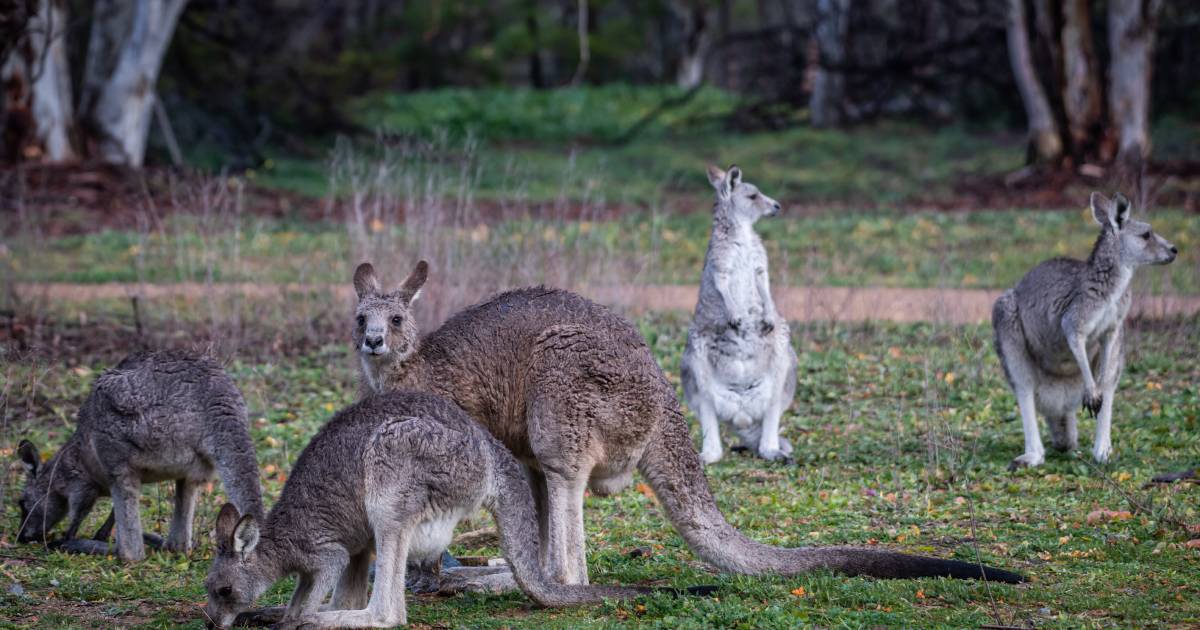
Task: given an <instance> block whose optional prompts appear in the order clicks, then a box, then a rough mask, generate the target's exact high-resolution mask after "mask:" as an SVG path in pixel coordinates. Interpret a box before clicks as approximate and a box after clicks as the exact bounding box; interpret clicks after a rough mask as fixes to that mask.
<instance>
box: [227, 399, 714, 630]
mask: <svg viewBox="0 0 1200 630" xmlns="http://www.w3.org/2000/svg"><path fill="white" fill-rule="evenodd" d="M348 453H352V454H353V456H351V457H347V456H346V455H347V454H348ZM481 506H483V507H485V508H487V509H488V510H490V511H491V513H492V515H493V516H494V517H495V519H496V523H497V525H498V526H499V532H500V546H501V548H502V549H503V551H504V556H505V558H507V559H508V562H509V565H510V566H511V567H512V571H513V577H515V578H516V581H517V583H518V584H519V585H520V587H521V588H522V589H523V590H524V591H525V592H526V593H528V594H529V596H530V597H532V598H533V599H534V601H536V602H538V603H539V604H541V605H543V606H564V605H572V604H584V603H595V602H600V601H602V600H603V599H604V598H627V597H634V596H637V595H641V594H644V593H648V592H653V591H655V590H661V589H653V588H630V587H619V586H564V585H560V584H558V583H556V582H554V581H553V580H550V579H549V578H548V577H546V576H545V575H544V574H543V572H542V569H541V567H540V565H539V564H538V557H537V554H538V547H539V544H538V540H537V536H538V527H537V514H536V512H535V511H534V505H533V497H532V495H530V493H529V484H528V482H527V481H526V479H525V475H524V473H523V472H522V469H521V466H520V465H519V464H518V463H517V460H516V459H515V458H514V457H513V456H512V454H511V453H509V452H508V450H507V449H505V448H504V446H503V445H502V444H500V443H499V442H498V441H496V439H495V438H493V437H492V436H491V435H489V434H488V432H487V431H485V430H484V429H483V427H480V426H479V424H478V423H476V422H475V421H474V420H472V419H471V418H469V417H468V416H467V415H466V414H465V413H463V411H462V410H461V409H459V408H458V407H457V406H456V405H454V404H453V403H451V402H449V401H447V400H445V399H443V398H441V397H439V396H434V395H432V394H426V393H414V392H392V393H388V394H381V395H379V396H369V397H367V398H365V399H363V400H362V401H359V402H358V403H355V404H353V405H351V406H349V407H347V408H346V409H343V410H342V411H340V412H339V413H338V414H337V415H335V416H334V417H333V419H332V420H330V421H329V422H328V423H326V424H325V426H323V427H321V430H320V431H319V432H318V433H317V435H316V436H315V437H313V439H312V441H311V442H309V443H308V446H306V447H305V448H304V451H303V452H301V453H300V457H299V459H297V460H296V465H295V466H294V467H293V469H292V472H291V475H290V476H289V477H288V480H287V483H286V484H285V485H284V487H283V493H282V494H281V495H280V497H279V501H278V502H277V503H276V504H275V506H274V507H273V508H272V509H271V513H270V514H269V515H267V517H266V520H265V521H262V518H261V516H260V517H255V516H254V515H245V516H242V515H241V514H239V512H238V509H237V508H236V507H234V506H233V505H231V504H226V505H225V506H224V507H222V508H221V512H220V515H219V516H218V517H217V526H216V530H215V537H216V543H217V553H216V556H215V557H214V558H213V562H212V565H211V566H210V567H209V571H208V577H207V579H205V582H204V585H205V589H206V590H207V592H208V605H207V607H206V608H205V614H206V615H208V617H209V619H210V620H211V622H213V623H217V624H219V625H220V626H221V627H231V625H232V624H233V623H234V620H235V619H237V617H238V614H239V613H241V612H243V611H245V610H246V609H248V608H250V607H251V606H252V605H253V604H254V601H255V600H256V599H258V597H259V596H260V595H262V594H263V593H264V592H265V591H266V590H267V589H268V588H270V587H271V585H272V584H274V583H275V582H277V581H278V580H280V579H281V578H283V577H284V576H286V575H288V574H293V573H295V574H299V580H298V581H297V584H296V590H295V592H294V593H293V595H292V599H291V602H290V603H289V604H288V606H287V609H286V611H285V612H284V614H283V620H282V622H281V623H280V624H279V625H276V626H275V627H276V628H280V629H282V628H293V627H299V626H302V625H306V624H311V625H314V626H317V627H322V628H325V627H330V628H341V627H352V628H370V627H382V628H390V627H392V626H395V625H398V624H403V623H406V622H407V615H406V609H405V599H404V581H405V567H406V565H407V564H408V561H409V559H414V560H417V561H418V562H422V563H425V562H435V561H436V560H437V559H438V558H439V557H440V556H441V553H442V550H444V549H445V548H446V546H447V545H448V544H449V543H450V538H451V534H452V532H453V530H454V526H455V525H456V524H457V523H458V521H459V520H461V519H462V518H463V517H464V516H468V515H470V514H473V513H475V512H476V511H477V510H478V509H479V508H480V507H481ZM372 552H374V553H375V586H374V588H373V589H372V591H371V595H370V600H369V601H368V599H367V574H368V567H369V565H370V558H371V553H372ZM705 590H706V589H705V588H704V587H699V590H698V591H697V592H701V593H702V592H704V591H705ZM330 591H332V593H333V595H332V598H331V599H330V603H329V606H328V609H322V608H321V604H322V602H323V601H324V600H325V597H326V596H327V595H329V593H330Z"/></svg>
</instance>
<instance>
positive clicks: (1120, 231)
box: [1091, 192, 1179, 267]
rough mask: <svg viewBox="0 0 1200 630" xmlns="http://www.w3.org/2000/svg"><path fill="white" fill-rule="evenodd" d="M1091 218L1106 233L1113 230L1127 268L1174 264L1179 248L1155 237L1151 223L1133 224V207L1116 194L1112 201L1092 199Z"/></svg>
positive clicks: (1122, 261)
mask: <svg viewBox="0 0 1200 630" xmlns="http://www.w3.org/2000/svg"><path fill="white" fill-rule="evenodd" d="M1091 206H1092V218H1094V219H1095V220H1096V222H1097V223H1099V224H1100V225H1101V226H1102V227H1103V229H1104V230H1105V231H1108V230H1112V233H1113V234H1114V235H1116V237H1117V242H1118V243H1119V247H1120V261H1121V264H1123V265H1126V266H1127V267H1140V266H1142V265H1166V264H1168V263H1170V262H1172V261H1174V260H1175V256H1177V255H1178V254H1179V248H1177V247H1175V246H1174V245H1172V244H1171V243H1170V242H1169V241H1167V239H1165V238H1163V237H1161V236H1159V235H1158V234H1155V232H1154V230H1153V229H1152V228H1151V227H1150V224H1149V223H1146V222H1144V221H1137V220H1134V219H1133V218H1132V217H1131V216H1130V215H1131V214H1132V210H1133V204H1132V203H1130V201H1129V200H1128V199H1126V198H1125V195H1122V194H1121V193H1117V194H1116V195H1113V198H1112V199H1109V198H1107V197H1105V196H1104V195H1102V194H1100V193H1098V192H1094V193H1092V197H1091Z"/></svg>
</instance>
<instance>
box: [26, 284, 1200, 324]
mask: <svg viewBox="0 0 1200 630" xmlns="http://www.w3.org/2000/svg"><path fill="white" fill-rule="evenodd" d="M16 288H17V292H18V294H19V295H21V296H22V297H25V298H38V297H40V298H43V299H49V300H52V301H67V302H72V301H88V300H97V299H125V298H128V297H130V296H133V295H137V296H139V297H140V298H141V299H146V300H153V299H163V298H179V297H182V298H195V299H204V298H206V297H223V296H233V295H240V296H242V297H247V298H257V299H270V298H273V297H277V296H279V295H281V294H283V293H296V292H299V293H308V292H322V293H325V292H328V293H332V294H334V295H335V296H336V297H337V298H338V299H346V300H350V299H353V297H352V296H353V294H352V289H351V288H350V287H349V286H347V285H344V284H339V285H320V284H259V283H218V284H213V285H206V284H202V283H190V282H184V283H177V284H134V283H129V284H124V283H105V284H69V283H24V284H18V285H17V287H16ZM698 291H699V289H698V287H696V286H695V285H621V286H590V287H580V288H579V292H580V293H582V294H584V295H586V296H588V297H590V298H592V299H594V300H596V301H598V302H601V303H603V304H608V305H611V306H616V307H620V308H623V309H627V310H629V311H633V312H645V311H672V310H677V311H690V310H692V308H693V307H694V306H695V304H696V296H697V293H698ZM774 293H775V301H776V304H777V306H778V307H779V309H780V311H781V312H782V313H783V315H784V316H785V317H787V318H788V319H789V320H792V321H802V322H807V321H839V322H862V321H870V320H882V321H893V322H919V321H928V322H942V323H951V324H969V323H977V322H983V321H988V320H989V319H990V318H991V312H992V303H993V302H994V301H995V300H996V297H997V296H999V295H1000V291H998V290H990V289H898V288H881V287H862V288H846V287H775V289H774ZM1196 313H1200V296H1193V295H1188V296H1180V295H1158V296H1153V295H1146V296H1138V297H1135V298H1134V301H1133V309H1132V314H1133V315H1135V316H1139V317H1143V318H1149V319H1160V318H1163V317H1173V316H1179V315H1184V316H1187V315H1193V314H1196Z"/></svg>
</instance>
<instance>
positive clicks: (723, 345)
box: [679, 166, 796, 464]
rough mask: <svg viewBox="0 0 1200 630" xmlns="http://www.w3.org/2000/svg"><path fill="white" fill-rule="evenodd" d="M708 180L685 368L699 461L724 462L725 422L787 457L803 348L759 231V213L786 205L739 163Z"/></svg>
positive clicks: (775, 456)
mask: <svg viewBox="0 0 1200 630" xmlns="http://www.w3.org/2000/svg"><path fill="white" fill-rule="evenodd" d="M708 181H709V182H711V183H712V185H713V188H715V189H716V190H717V202H716V204H715V205H714V206H713V227H712V238H711V239H710V240H709V241H708V253H707V254H706V255H705V256H704V272H703V275H702V276H701V279H700V299H699V301H698V302H696V312H695V314H694V315H693V316H692V323H691V325H690V326H688V337H687V347H686V348H685V349H684V351H683V361H682V363H681V366H680V370H679V376H680V380H682V381H683V395H684V398H686V399H687V403H688V406H689V407H691V408H692V411H694V412H695V413H696V418H697V419H699V421H700V430H701V433H702V435H703V440H702V441H703V447H702V448H701V450H700V459H701V460H702V461H703V462H704V463H706V464H712V463H714V462H717V461H719V460H720V459H721V456H722V454H723V448H722V446H721V432H720V429H719V428H718V421H719V422H723V423H728V424H732V425H733V427H734V430H735V431H737V433H738V436H739V437H740V438H741V443H742V446H743V447H745V448H748V449H752V450H754V451H756V452H758V454H759V456H761V457H762V458H764V459H767V460H782V459H786V458H787V457H788V456H790V455H791V454H792V445H791V443H790V442H788V441H787V439H785V438H781V437H779V420H780V418H782V417H783V412H784V411H785V410H786V409H787V407H788V405H790V404H791V402H792V396H793V395H794V394H795V392H796V352H795V351H794V350H793V349H792V343H791V332H790V330H789V328H788V325H787V321H786V320H785V319H783V318H782V317H780V316H779V313H778V311H776V310H775V302H774V300H772V299H771V286H770V278H769V277H768V274H767V250H766V249H764V248H763V243H762V239H761V238H759V236H758V234H757V233H756V232H755V231H754V222H755V221H757V220H758V219H759V218H760V217H772V216H775V215H776V214H778V213H779V202H777V201H775V200H774V199H771V198H770V197H768V196H766V195H764V194H762V193H760V192H759V191H758V188H756V187H755V186H754V185H753V184H750V183H748V182H743V181H742V171H741V169H739V168H738V167H736V166H731V167H729V171H728V172H725V171H722V170H721V169H719V168H717V167H715V166H710V167H708Z"/></svg>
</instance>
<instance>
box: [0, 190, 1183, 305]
mask: <svg viewBox="0 0 1200 630" xmlns="http://www.w3.org/2000/svg"><path fill="white" fill-rule="evenodd" d="M1150 220H1151V221H1152V224H1153V225H1154V227H1155V229H1156V230H1157V231H1158V232H1159V233H1160V234H1162V235H1163V236H1164V237H1166V238H1167V239H1169V240H1171V241H1172V242H1174V243H1175V244H1176V245H1177V246H1178V247H1179V248H1180V250H1181V252H1182V253H1181V255H1180V258H1179V259H1177V260H1176V261H1175V263H1173V264H1172V265H1170V266H1168V267H1162V268H1149V269H1144V270H1142V271H1141V272H1140V273H1139V275H1138V281H1139V283H1141V288H1142V289H1144V290H1148V291H1151V292H1156V293H1157V292H1176V293H1189V294H1196V293H1200V273H1197V270H1198V268H1200V251H1198V247H1197V246H1200V240H1197V235H1198V234H1200V215H1198V214H1196V213H1189V212H1184V211H1179V210H1159V211H1156V212H1155V213H1154V214H1153V215H1151V217H1150ZM377 227H378V228H379V233H378V234H377V235H375V237H376V238H381V239H383V241H384V242H387V243H395V245H394V246H395V247H399V248H401V249H402V250H403V251H405V252H412V254H411V255H414V256H415V255H420V254H422V253H423V252H429V251H433V250H435V249H436V248H438V247H443V248H457V249H458V250H461V251H463V252H464V255H468V256H475V257H484V258H487V257H492V258H495V259H496V260H497V261H498V263H499V264H503V265H506V266H509V265H511V266H513V267H520V266H521V265H525V264H527V265H529V266H537V265H538V264H539V263H538V262H537V260H534V259H533V258H531V257H532V256H534V254H532V253H531V252H538V254H537V255H538V256H541V255H543V254H542V253H543V252H548V253H547V254H545V255H553V256H556V257H558V259H559V260H562V259H565V260H579V261H605V260H608V261H641V262H640V267H641V273H640V274H639V277H638V278H637V281H640V282H654V283H665V284H690V283H696V282H698V281H699V276H700V270H701V268H702V267H703V262H704V253H705V249H706V247H707V243H708V236H709V229H710V217H709V214H708V213H706V212H695V213H689V214H682V215H681V214H671V215H658V216H654V215H648V214H644V213H632V214H629V215H625V216H622V217H620V218H617V219H612V220H603V221H589V220H585V221H562V220H553V219H546V220H531V219H521V220H517V219H512V220H505V221H500V222H499V223H488V224H485V223H484V222H483V221H482V220H480V222H479V223H465V224H463V225H461V226H459V227H454V228H447V229H444V230H439V231H437V233H436V234H434V235H431V236H426V237H422V236H421V235H419V234H413V233H410V232H409V231H407V228H406V227H405V226H403V225H395V224H380V225H379V226H377ZM757 229H758V230H759V231H760V233H761V234H762V235H763V238H764V239H765V241H766V244H767V249H768V254H769V256H770V259H771V268H772V272H773V273H774V275H775V281H776V283H777V284H792V285H826V286H853V287H859V286H886V287H967V288H998V287H1007V286H1011V285H1012V284H1014V283H1015V282H1016V281H1017V280H1018V279H1019V278H1020V277H1021V276H1022V275H1023V274H1024V273H1025V272H1026V271H1028V270H1029V269H1030V268H1031V267H1032V266H1033V265H1034V264H1035V263H1036V262H1037V261H1038V260H1043V259H1046V258H1050V257H1052V256H1071V257H1075V258H1086V257H1087V255H1088V252H1089V250H1090V248H1091V244H1092V241H1093V239H1094V238H1095V235H1096V227H1095V224H1094V223H1093V222H1092V220H1091V218H1090V216H1087V213H1086V212H1085V210H1084V209H1083V208H1082V207H1081V208H1080V209H1078V210H1070V211H991V212H972V213H937V212H921V213H901V212H872V213H864V212H843V213H822V214H816V215H812V216H795V215H791V216H789V215H786V214H785V216H782V217H778V218H773V219H764V220H763V221H760V222H759V223H758V225H757ZM427 239H433V240H435V241H436V243H435V242H431V241H430V240H427ZM356 243H357V241H356V240H355V239H354V238H352V237H351V236H350V234H349V232H348V230H347V229H346V227H345V226H342V225H337V224H331V223H303V222H297V221H291V220H276V219H266V218H254V219H249V220H243V221H240V222H238V221H233V220H229V221H227V222H224V223H217V224H216V225H215V226H214V225H212V224H211V222H210V223H209V224H205V223H203V221H202V220H200V219H196V218H192V217H189V216H187V215H178V214H177V215H172V216H171V217H170V219H169V220H168V222H167V223H166V225H165V227H164V228H163V229H161V230H158V231H155V232H150V233H146V234H141V233H137V232H132V231H111V230H110V231H103V232H96V233H90V234H83V235H74V236H66V237H59V238H49V239H45V240H41V239H14V240H13V241H12V242H11V245H10V248H11V251H10V253H9V255H8V257H7V262H8V264H9V265H10V266H12V267H13V272H14V278H16V279H19V280H36V281H59V282H86V283H91V282H115V281H123V282H132V281H148V282H178V281H203V280H206V279H207V278H208V277H209V276H210V274H211V277H212V278H213V279H214V280H216V281H244V280H256V281H263V282H330V283H341V282H345V281H346V278H347V277H348V276H349V270H350V269H351V268H352V267H353V265H354V264H355V263H356V261H357V257H358V256H360V255H361V253H360V251H361V250H360V249H359V248H358V247H357V246H356ZM527 258H528V259H529V260H526V259H527ZM538 260H540V259H538ZM608 273H610V272H609V270H608V269H607V268H606V267H604V266H602V265H584V266H583V267H582V268H581V270H580V271H579V274H578V275H577V276H576V277H575V278H573V280H574V281H576V282H581V283H582V282H589V281H590V282H597V283H611V282H613V281H614V280H613V278H612V276H609V275H605V274H608ZM625 280H626V281H629V280H631V279H630V278H625Z"/></svg>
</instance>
